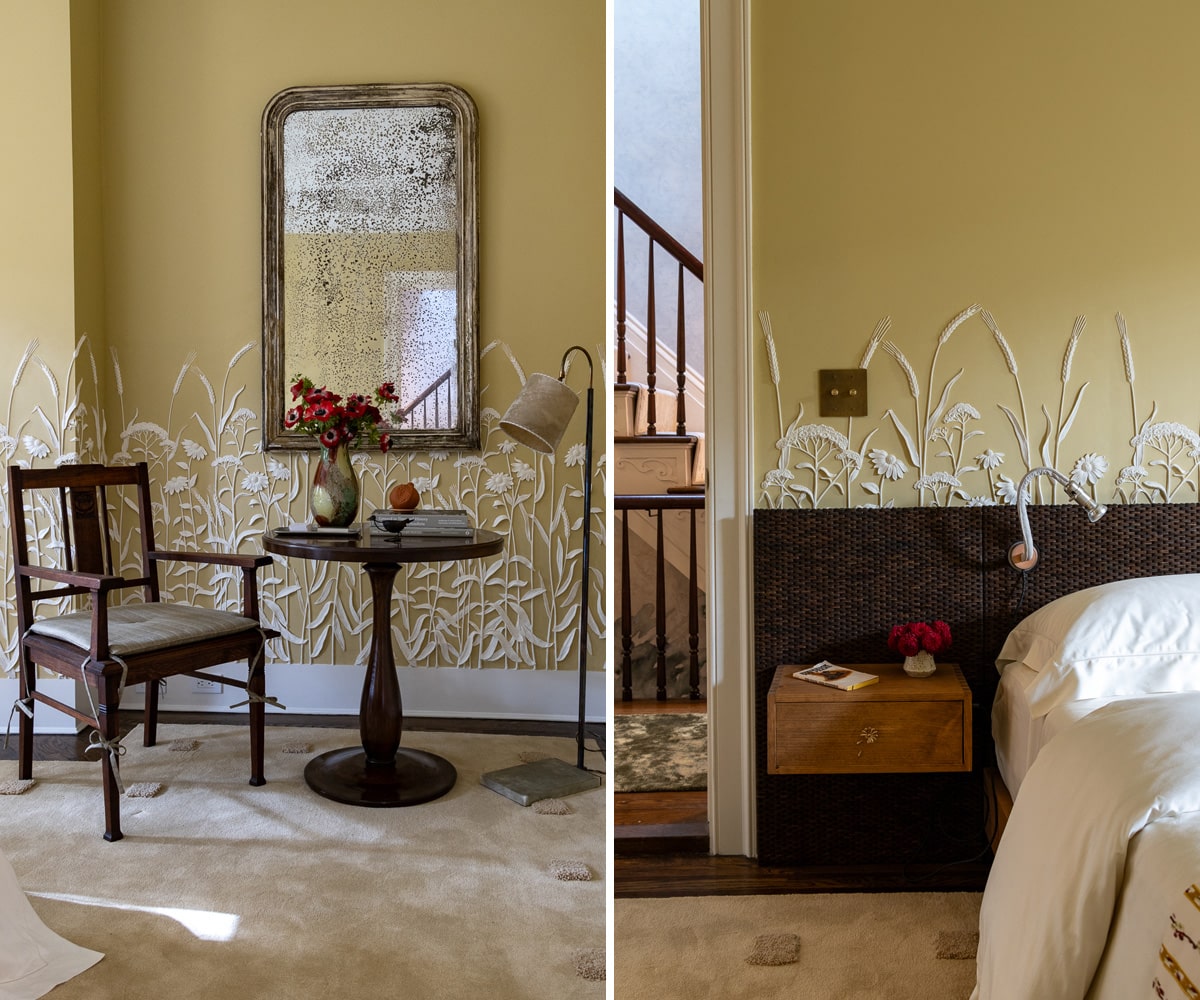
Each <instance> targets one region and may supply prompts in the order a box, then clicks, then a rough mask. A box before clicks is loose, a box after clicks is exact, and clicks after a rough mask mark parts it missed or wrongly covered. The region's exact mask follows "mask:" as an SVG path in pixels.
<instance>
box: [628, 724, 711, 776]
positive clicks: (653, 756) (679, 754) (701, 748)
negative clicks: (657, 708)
mask: <svg viewBox="0 0 1200 1000" xmlns="http://www.w3.org/2000/svg"><path fill="white" fill-rule="evenodd" d="M707 787H708V716H707V715H705V714H704V713H702V712H684V713H672V714H669V715H618V716H616V718H614V719H613V789H614V790H615V791H618V792H686V791H702V790H703V789H705V788H707Z"/></svg>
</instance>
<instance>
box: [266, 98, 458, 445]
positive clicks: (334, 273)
mask: <svg viewBox="0 0 1200 1000" xmlns="http://www.w3.org/2000/svg"><path fill="white" fill-rule="evenodd" d="M475 145H476V120H475V106H474V103H473V102H472V101H471V98H470V97H469V96H468V95H467V94H466V93H465V92H464V91H462V90H460V89H459V88H457V87H453V86H450V85H448V84H411V85H410V84H396V85H374V86H353V87H293V88H290V89H288V90H285V91H282V92H281V93H279V94H277V95H276V96H275V97H274V98H272V99H271V101H270V102H269V103H268V104H267V107H266V109H265V110H264V112H263V128H262V146H263V155H262V165H263V412H264V433H263V442H264V445H265V447H267V448H313V447H316V446H317V442H316V440H315V439H314V438H312V437H311V436H310V435H307V434H304V433H301V432H300V431H297V430H288V429H287V428H286V427H285V426H284V414H285V413H286V412H287V410H288V408H289V407H290V406H291V405H292V403H291V394H290V391H289V387H290V385H291V382H292V377H293V376H295V375H296V374H304V375H307V376H308V377H309V378H311V379H312V380H313V382H314V383H316V384H317V385H327V386H328V387H329V388H330V389H331V390H333V391H334V392H337V393H340V394H342V395H348V394H349V393H352V392H363V393H366V394H368V395H369V394H370V393H371V391H372V390H373V389H374V388H375V387H376V386H378V385H380V384H381V383H383V382H393V383H394V384H395V386H396V392H397V395H398V396H399V397H400V403H399V410H400V413H401V415H402V419H401V420H400V421H399V422H398V423H397V424H395V425H394V426H391V427H388V428H386V429H387V430H388V432H389V433H390V434H391V438H392V444H393V447H403V448H413V449H434V448H451V449H462V448H477V447H478V446H479V386H478V378H477V363H478V321H477V308H478V305H477V303H478V292H477V272H476V246H477V237H476V209H475V203H476V157H475Z"/></svg>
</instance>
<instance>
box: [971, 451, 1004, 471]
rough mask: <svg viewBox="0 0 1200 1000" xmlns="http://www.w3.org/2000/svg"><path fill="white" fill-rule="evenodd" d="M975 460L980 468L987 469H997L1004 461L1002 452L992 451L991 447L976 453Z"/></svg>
mask: <svg viewBox="0 0 1200 1000" xmlns="http://www.w3.org/2000/svg"><path fill="white" fill-rule="evenodd" d="M975 461H976V462H978V463H979V465H980V467H981V468H984V469H987V470H989V471H990V470H992V469H998V468H1000V466H1001V465H1002V464H1003V462H1004V452H1002V451H992V449H991V448H988V449H987V450H986V451H985V452H983V454H981V455H976V456H975Z"/></svg>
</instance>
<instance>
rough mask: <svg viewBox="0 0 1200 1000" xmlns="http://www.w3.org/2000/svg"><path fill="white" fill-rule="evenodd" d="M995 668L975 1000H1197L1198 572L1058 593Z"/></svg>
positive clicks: (1009, 643) (1011, 639)
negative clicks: (992, 848)
mask: <svg viewBox="0 0 1200 1000" xmlns="http://www.w3.org/2000/svg"><path fill="white" fill-rule="evenodd" d="M997 666H998V668H999V670H1000V681H999V685H998V687H997V692H996V697H995V701H994V704H993V710H992V723H993V734H994V736H995V739H996V763H997V770H998V772H999V775H1000V780H1001V782H1002V785H1001V788H1002V789H1007V790H1008V791H1009V792H1011V793H1012V795H1013V807H1012V812H1011V816H1010V817H1009V820H1008V823H1007V825H1006V826H1005V827H1004V829H1003V832H1002V835H1001V836H1000V838H999V844H998V847H997V850H996V857H995V861H994V863H993V866H992V871H991V874H990V876H989V879H988V884H987V888H986V890H985V893H984V903H983V909H982V913H981V916H980V947H979V957H978V964H977V977H978V985H977V988H976V992H975V994H974V995H975V997H977V998H979V1000H996V998H1005V1000H1010V998H1018V1000H1019V998H1039V997H1054V998H1056V1000H1070V998H1080V1000H1082V998H1084V997H1087V998H1088V1000H1117V998H1128V997H1134V996H1158V997H1162V998H1166V997H1195V996H1198V995H1200V991H1198V987H1197V985H1196V984H1200V740H1198V739H1196V732H1197V722H1198V720H1200V575H1194V574H1182V575H1167V576H1159V577H1151V578H1142V579H1131V580H1124V581H1116V582H1112V583H1109V584H1105V585H1101V586H1097V587H1093V588H1086V589H1084V590H1082V591H1078V592H1076V593H1074V594H1070V595H1066V596H1064V597H1062V598H1059V599H1058V600H1056V601H1054V602H1051V603H1050V604H1048V605H1046V606H1045V607H1043V608H1041V609H1039V610H1037V611H1036V612H1034V613H1033V614H1031V615H1030V616H1028V617H1027V618H1026V619H1025V620H1023V621H1022V622H1021V623H1020V624H1019V625H1017V627H1016V628H1014V629H1013V630H1012V632H1011V633H1010V634H1009V636H1008V637H1007V639H1006V641H1005V643H1004V646H1003V647H1002V648H1001V650H1000V653H999V655H998V657H997Z"/></svg>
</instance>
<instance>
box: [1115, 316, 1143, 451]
mask: <svg viewBox="0 0 1200 1000" xmlns="http://www.w3.org/2000/svg"><path fill="white" fill-rule="evenodd" d="M1117 332H1118V333H1120V335H1121V358H1122V360H1123V361H1124V362H1125V381H1126V382H1127V383H1129V406H1130V408H1131V411H1132V413H1131V416H1132V421H1131V423H1132V426H1133V432H1134V434H1136V433H1137V429H1138V427H1137V395H1136V393H1135V391H1134V387H1133V377H1134V372H1133V346H1132V345H1131V344H1130V342H1129V329H1128V327H1126V325H1125V317H1124V316H1122V315H1121V314H1120V313H1117Z"/></svg>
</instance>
